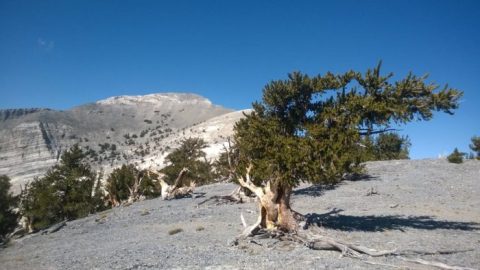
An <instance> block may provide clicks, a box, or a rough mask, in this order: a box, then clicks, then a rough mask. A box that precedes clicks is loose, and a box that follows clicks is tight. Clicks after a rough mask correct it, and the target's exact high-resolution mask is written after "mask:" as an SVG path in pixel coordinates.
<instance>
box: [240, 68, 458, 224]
mask: <svg viewBox="0 0 480 270" xmlns="http://www.w3.org/2000/svg"><path fill="white" fill-rule="evenodd" d="M380 66H381V65H380V64H379V65H378V66H377V67H376V68H374V69H373V70H368V71H367V72H366V73H365V74H361V73H359V72H355V71H348V72H346V73H344V74H340V75H334V74H332V73H327V74H325V75H318V76H314V77H310V76H308V75H305V74H302V73H300V72H294V73H292V74H289V75H288V79H286V80H277V81H272V82H270V83H269V84H267V85H266V86H265V87H264V89H263V99H262V101H261V102H255V103H254V104H253V109H254V110H253V112H252V113H251V114H249V115H246V117H245V118H244V119H242V120H240V121H239V122H238V123H237V124H236V126H235V135H234V141H235V145H236V147H238V149H239V151H240V153H239V158H240V163H239V166H238V167H237V169H236V172H235V173H236V177H237V178H238V181H239V183H240V185H241V186H243V187H245V188H247V189H249V190H251V191H252V192H253V193H254V194H255V195H256V196H257V197H258V198H259V207H260V213H259V219H258V221H257V222H256V224H254V226H256V227H258V228H266V229H271V230H283V231H288V232H295V231H296V230H297V228H298V221H299V220H301V219H302V218H303V216H302V215H300V214H298V213H297V212H295V211H293V210H292V209H291V207H290V196H291V193H292V189H293V188H294V187H296V186H297V185H299V183H300V182H302V181H306V182H311V183H336V182H338V181H340V180H341V179H342V176H344V175H345V174H347V173H354V172H358V171H359V170H361V166H359V163H360V162H361V161H362V158H361V156H360V155H359V152H360V151H359V147H360V146H359V144H360V143H359V142H360V139H361V137H362V136H365V135H372V134H380V133H383V132H387V131H389V130H390V125H391V124H392V123H395V124H404V123H407V122H410V121H413V120H429V119H431V118H432V116H433V111H442V112H446V113H448V114H453V110H454V109H456V108H457V107H458V99H459V98H460V97H461V95H462V92H460V91H458V90H455V89H452V88H449V87H448V86H445V87H444V88H443V89H441V90H440V89H438V88H439V87H438V86H437V85H436V84H433V83H427V82H425V80H426V78H427V77H426V76H422V77H418V76H415V75H413V74H409V75H408V76H407V77H405V78H404V79H402V80H399V81H397V82H393V83H392V82H389V80H390V79H391V78H392V76H393V74H388V75H386V76H382V75H380Z"/></svg>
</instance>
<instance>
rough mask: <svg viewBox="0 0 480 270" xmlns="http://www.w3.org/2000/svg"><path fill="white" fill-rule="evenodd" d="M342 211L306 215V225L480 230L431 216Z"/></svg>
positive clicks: (343, 228) (351, 228)
mask: <svg viewBox="0 0 480 270" xmlns="http://www.w3.org/2000/svg"><path fill="white" fill-rule="evenodd" d="M342 211H343V210H341V209H333V210H332V211H330V212H328V213H324V214H316V213H312V214H307V215H306V217H307V223H309V224H317V225H319V226H322V227H324V228H330V229H334V230H341V231H364V232H377V231H386V230H400V231H404V229H406V228H413V229H421V230H437V229H444V230H461V231H475V230H480V223H476V222H462V221H448V220H436V219H435V218H433V217H431V216H402V215H390V216H374V215H370V216H351V215H341V214H339V213H340V212H342Z"/></svg>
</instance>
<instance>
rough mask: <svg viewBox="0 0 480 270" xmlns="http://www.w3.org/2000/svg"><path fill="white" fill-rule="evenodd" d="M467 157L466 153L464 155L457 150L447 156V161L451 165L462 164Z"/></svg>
mask: <svg viewBox="0 0 480 270" xmlns="http://www.w3.org/2000/svg"><path fill="white" fill-rule="evenodd" d="M464 156H465V153H462V152H460V151H458V149H457V148H455V149H454V150H453V152H452V153H451V154H450V155H448V156H447V160H448V161H449V162H450V163H462V162H463V157H464Z"/></svg>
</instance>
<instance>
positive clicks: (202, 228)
mask: <svg viewBox="0 0 480 270" xmlns="http://www.w3.org/2000/svg"><path fill="white" fill-rule="evenodd" d="M195 230H196V231H197V232H200V231H203V230H205V227H203V226H198V227H197V228H196V229H195Z"/></svg>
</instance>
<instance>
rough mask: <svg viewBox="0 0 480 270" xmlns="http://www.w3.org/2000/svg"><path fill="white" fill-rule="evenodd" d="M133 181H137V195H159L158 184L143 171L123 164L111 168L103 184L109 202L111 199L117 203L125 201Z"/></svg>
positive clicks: (148, 196)
mask: <svg viewBox="0 0 480 270" xmlns="http://www.w3.org/2000/svg"><path fill="white" fill-rule="evenodd" d="M135 181H138V183H139V188H138V193H139V195H143V196H145V197H147V198H152V197H157V196H159V195H160V186H159V185H158V183H156V182H155V181H154V179H152V178H151V177H150V175H149V174H148V173H147V172H146V171H144V170H139V169H137V168H135V166H133V165H131V164H130V165H123V166H122V167H120V168H117V169H115V170H113V172H112V173H111V174H110V175H109V176H108V178H107V182H106V184H105V190H106V191H107V193H108V194H109V195H108V196H109V198H110V203H112V200H114V201H117V202H119V203H121V202H123V201H126V200H127V199H128V198H129V196H130V195H131V190H132V189H133V188H134V185H135Z"/></svg>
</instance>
